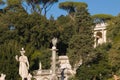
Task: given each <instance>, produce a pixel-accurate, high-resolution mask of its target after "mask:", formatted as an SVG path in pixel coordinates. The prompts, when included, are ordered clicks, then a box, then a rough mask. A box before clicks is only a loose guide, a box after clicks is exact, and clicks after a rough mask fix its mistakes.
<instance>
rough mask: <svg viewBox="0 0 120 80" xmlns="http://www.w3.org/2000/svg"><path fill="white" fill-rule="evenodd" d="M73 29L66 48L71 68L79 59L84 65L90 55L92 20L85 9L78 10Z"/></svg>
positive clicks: (91, 48)
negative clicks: (73, 32) (73, 31)
mask: <svg viewBox="0 0 120 80" xmlns="http://www.w3.org/2000/svg"><path fill="white" fill-rule="evenodd" d="M74 28H75V34H74V35H73V36H72V38H71V39H70V41H69V48H68V56H69V58H70V62H71V64H72V66H74V65H75V64H77V63H78V62H79V61H80V60H81V59H83V61H84V63H86V62H87V61H88V57H89V56H90V55H92V50H93V47H92V46H93V41H94V40H93V37H92V35H93V33H92V19H91V18H90V15H89V13H88V12H87V9H86V8H79V9H78V11H77V13H76V18H75V26H74ZM88 55H89V56H88Z"/></svg>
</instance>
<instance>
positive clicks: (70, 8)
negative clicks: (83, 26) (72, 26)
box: [59, 2, 87, 20]
mask: <svg viewBox="0 0 120 80" xmlns="http://www.w3.org/2000/svg"><path fill="white" fill-rule="evenodd" d="M78 7H83V8H87V4H86V3H83V2H62V3H60V4H59V8H60V9H63V10H66V11H67V12H68V14H69V16H70V18H71V19H72V20H74V18H75V12H77V10H76V8H78Z"/></svg>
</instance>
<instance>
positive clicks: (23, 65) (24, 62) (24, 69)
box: [15, 48, 29, 80]
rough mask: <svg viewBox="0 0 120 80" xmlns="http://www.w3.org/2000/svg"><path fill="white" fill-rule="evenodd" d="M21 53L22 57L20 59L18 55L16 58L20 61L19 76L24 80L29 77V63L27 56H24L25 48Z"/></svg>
mask: <svg viewBox="0 0 120 80" xmlns="http://www.w3.org/2000/svg"><path fill="white" fill-rule="evenodd" d="M20 53H21V56H20V57H19V58H18V55H16V56H15V58H16V60H17V61H19V75H20V76H21V77H22V80H24V79H25V78H27V76H28V70H29V62H28V58H27V56H25V55H24V53H25V50H24V48H22V50H21V51H20Z"/></svg>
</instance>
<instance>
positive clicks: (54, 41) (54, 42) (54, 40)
mask: <svg viewBox="0 0 120 80" xmlns="http://www.w3.org/2000/svg"><path fill="white" fill-rule="evenodd" d="M52 44H53V46H56V44H57V38H55V37H54V38H53V39H52Z"/></svg>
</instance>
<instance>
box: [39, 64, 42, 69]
mask: <svg viewBox="0 0 120 80" xmlns="http://www.w3.org/2000/svg"><path fill="white" fill-rule="evenodd" d="M41 69H42V63H41V62H40V63H39V70H41Z"/></svg>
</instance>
